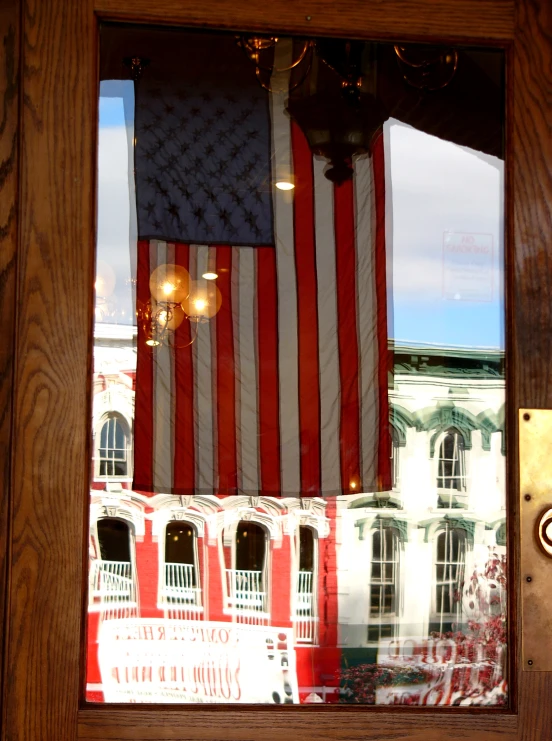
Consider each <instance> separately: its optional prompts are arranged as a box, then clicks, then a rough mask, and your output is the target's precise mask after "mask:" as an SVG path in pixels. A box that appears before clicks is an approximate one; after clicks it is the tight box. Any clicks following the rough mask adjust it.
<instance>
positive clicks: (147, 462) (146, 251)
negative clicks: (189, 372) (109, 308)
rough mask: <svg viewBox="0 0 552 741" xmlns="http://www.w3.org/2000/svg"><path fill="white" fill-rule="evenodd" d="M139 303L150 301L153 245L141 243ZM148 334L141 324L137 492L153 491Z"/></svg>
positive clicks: (135, 485)
mask: <svg viewBox="0 0 552 741" xmlns="http://www.w3.org/2000/svg"><path fill="white" fill-rule="evenodd" d="M137 252H138V257H137V267H136V303H137V306H138V309H140V308H141V307H144V306H145V305H146V304H147V302H148V301H149V300H150V290H149V278H150V272H151V270H150V245H149V242H148V241H140V242H138V250H137ZM146 339H147V337H146V332H145V331H144V327H143V326H142V324H141V322H140V321H138V334H137V343H138V352H137V358H136V397H135V405H136V415H135V420H134V483H133V487H134V488H135V489H141V490H143V491H153V352H152V348H150V347H148V346H147V345H146Z"/></svg>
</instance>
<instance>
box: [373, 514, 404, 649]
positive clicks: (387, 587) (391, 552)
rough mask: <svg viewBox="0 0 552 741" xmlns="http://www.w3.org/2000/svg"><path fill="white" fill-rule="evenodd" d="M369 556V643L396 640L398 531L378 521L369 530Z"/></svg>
mask: <svg viewBox="0 0 552 741" xmlns="http://www.w3.org/2000/svg"><path fill="white" fill-rule="evenodd" d="M370 554H371V558H370V582H369V587H368V643H379V641H381V640H385V639H391V638H394V637H395V635H396V633H397V626H398V620H399V618H400V613H401V590H400V568H401V541H400V536H399V533H398V531H397V529H396V528H394V527H392V526H391V527H390V526H388V525H384V523H383V522H382V521H381V520H380V521H379V522H377V523H376V527H374V529H373V530H372V531H371V543H370ZM375 596H377V601H376V602H374V597H375ZM388 599H389V609H388V605H387V604H386V602H387V600H388Z"/></svg>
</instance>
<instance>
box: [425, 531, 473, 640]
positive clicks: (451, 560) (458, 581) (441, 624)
mask: <svg viewBox="0 0 552 741" xmlns="http://www.w3.org/2000/svg"><path fill="white" fill-rule="evenodd" d="M435 545H436V550H435V595H434V599H435V605H434V610H433V613H434V619H433V621H432V622H431V623H430V628H429V629H430V633H431V632H438V633H446V632H448V631H450V630H453V629H454V626H455V625H457V624H458V622H459V621H460V620H461V617H462V589H463V586H464V571H465V563H466V533H465V531H464V530H461V529H460V528H454V527H451V526H450V525H448V524H447V525H446V527H445V528H444V530H442V531H441V532H440V533H439V534H438V536H437V541H436V544H435Z"/></svg>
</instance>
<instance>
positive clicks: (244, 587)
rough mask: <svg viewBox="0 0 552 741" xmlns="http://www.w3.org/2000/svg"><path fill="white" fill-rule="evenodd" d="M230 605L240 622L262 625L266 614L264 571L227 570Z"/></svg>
mask: <svg viewBox="0 0 552 741" xmlns="http://www.w3.org/2000/svg"><path fill="white" fill-rule="evenodd" d="M226 579H227V587H228V605H229V607H230V608H231V609H233V610H235V611H236V612H235V614H236V616H237V618H238V622H246V623H248V624H249V623H250V624H261V622H262V619H261V616H260V615H258V614H257V613H266V592H265V591H264V588H263V573H262V571H244V570H243V569H226Z"/></svg>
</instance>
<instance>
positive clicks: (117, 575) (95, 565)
mask: <svg viewBox="0 0 552 741" xmlns="http://www.w3.org/2000/svg"><path fill="white" fill-rule="evenodd" d="M89 579H90V582H89V584H90V587H89V602H90V604H91V605H94V604H98V603H99V604H101V605H104V604H107V605H111V604H134V603H135V602H136V583H135V579H134V573H133V568H132V564H131V563H130V561H102V560H100V559H98V560H95V561H92V563H91V564H90V575H89Z"/></svg>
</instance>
